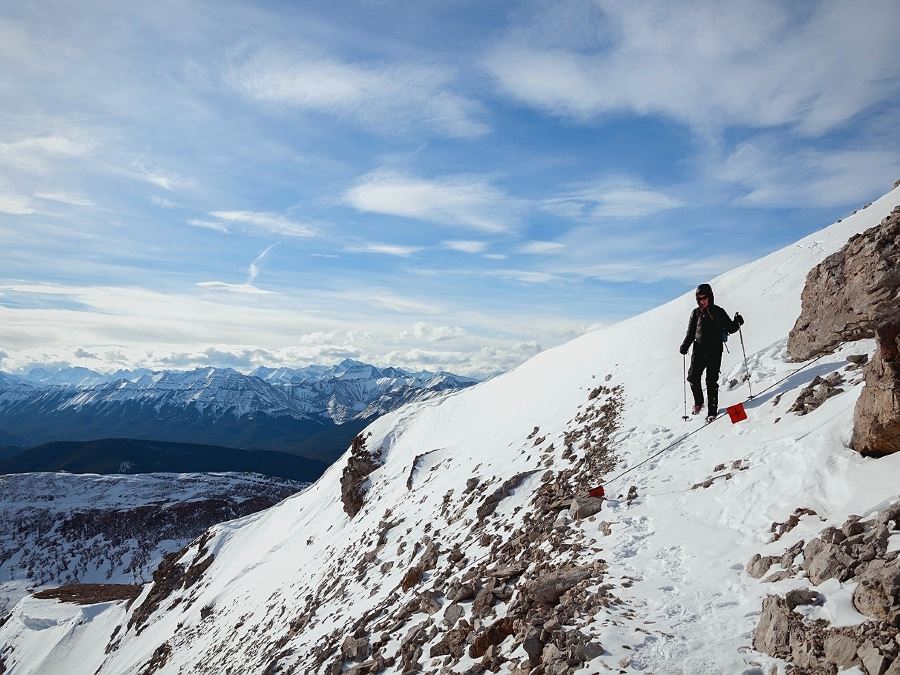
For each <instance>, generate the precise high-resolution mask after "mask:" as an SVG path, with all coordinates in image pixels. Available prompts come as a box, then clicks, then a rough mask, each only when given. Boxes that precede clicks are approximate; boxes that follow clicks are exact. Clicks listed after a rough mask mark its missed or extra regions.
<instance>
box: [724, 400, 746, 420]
mask: <svg viewBox="0 0 900 675" xmlns="http://www.w3.org/2000/svg"><path fill="white" fill-rule="evenodd" d="M725 410H726V412H727V413H728V416H729V417H730V418H731V423H732V424H737V423H738V422H740V421H741V420H745V419H747V411H746V410H744V404H743V403H735V404H734V405H730V406H728V407H727V408H725Z"/></svg>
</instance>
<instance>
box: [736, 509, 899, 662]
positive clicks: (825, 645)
mask: <svg viewBox="0 0 900 675" xmlns="http://www.w3.org/2000/svg"><path fill="white" fill-rule="evenodd" d="M898 531H900V502H895V503H894V504H892V505H891V506H890V507H888V508H887V509H885V510H884V511H882V512H880V513H879V514H877V515H876V516H874V517H873V518H870V519H867V520H862V519H861V518H860V517H859V516H851V517H850V518H849V519H848V520H847V521H846V522H845V523H844V524H843V526H842V527H841V528H840V529H838V528H836V527H828V528H826V529H825V530H823V531H822V533H821V534H820V535H819V536H818V537H815V538H813V539H811V540H810V541H809V542H808V543H806V545H805V546H803V543H804V542H803V541H802V540H801V541H799V542H797V544H795V546H793V547H791V549H789V550H788V551H787V552H786V553H785V554H784V556H782V557H780V558H779V557H775V556H760V555H758V554H757V555H755V556H754V557H753V559H752V560H751V561H750V562H749V563H747V571H748V573H749V574H751V576H754V577H756V578H760V577H762V576H763V575H764V574H765V573H766V571H767V570H768V569H769V567H770V566H771V565H772V564H774V563H776V562H778V563H780V564H781V565H782V566H783V567H785V568H787V569H789V570H790V574H789V575H788V576H793V575H795V574H797V573H799V572H800V569H801V568H802V570H805V571H806V574H807V576H808V578H809V582H810V583H811V584H813V585H816V586H818V585H819V584H821V583H822V582H824V581H826V580H828V579H832V578H834V579H838V580H839V581H843V582H855V583H856V589H855V590H854V592H853V605H854V607H855V608H856V610H857V611H858V612H859V613H860V614H862V615H864V616H865V617H866V618H867V620H866V621H864V622H863V623H861V624H859V625H856V626H844V627H834V626H831V625H830V624H829V623H828V622H827V621H825V620H823V619H816V620H809V619H806V618H804V616H803V615H801V614H799V613H798V612H795V611H794V610H795V609H796V608H797V607H799V606H801V605H820V604H822V602H824V598H823V597H822V595H821V594H820V593H818V592H816V591H814V590H811V589H795V590H793V591H790V592H789V593H788V594H787V595H786V596H785V597H784V598H781V597H778V596H774V595H770V596H768V597H767V598H766V599H765V601H764V602H763V608H762V615H761V616H760V620H759V623H758V624H757V626H756V629H755V631H754V634H753V646H754V648H755V649H757V650H759V651H761V652H764V653H766V654H769V655H770V656H774V657H777V658H780V659H784V660H786V661H788V662H789V663H790V664H792V665H793V667H794V670H793V671H791V672H795V673H836V672H837V671H838V669H843V668H847V667H850V666H856V667H858V668H861V669H862V670H863V672H865V673H868V674H874V675H885V673H892V674H893V673H896V672H900V641H898V640H900V638H898V634H900V551H897V550H894V551H891V552H888V539H889V537H890V536H891V533H894V532H898ZM801 547H802V557H803V562H802V564H801V566H800V568H797V567H795V566H793V563H794V558H796V557H797V556H798V555H799V554H800V553H801ZM782 578H787V577H782Z"/></svg>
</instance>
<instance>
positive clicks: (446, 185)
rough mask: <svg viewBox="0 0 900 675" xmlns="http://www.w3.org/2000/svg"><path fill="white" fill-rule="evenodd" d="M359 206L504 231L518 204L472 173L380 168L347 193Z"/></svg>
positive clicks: (484, 230) (485, 229) (348, 200)
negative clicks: (428, 174) (431, 174)
mask: <svg viewBox="0 0 900 675" xmlns="http://www.w3.org/2000/svg"><path fill="white" fill-rule="evenodd" d="M345 200H346V201H347V202H348V203H349V204H350V205H351V206H353V207H354V208H356V209H357V210H359V211H364V212H367V213H381V214H385V215H391V216H400V217H403V218H411V219H415V220H424V221H428V222H432V223H437V224H440V225H452V226H461V227H468V228H471V229H475V230H480V231H482V232H504V231H506V230H508V229H510V228H511V227H512V225H513V223H514V222H515V221H516V220H517V212H518V210H519V208H520V207H519V205H518V204H517V203H516V202H515V200H513V199H512V198H510V197H509V196H507V195H505V194H504V193H503V192H501V191H500V190H498V189H496V188H495V187H493V186H492V185H490V184H488V183H487V182H485V181H484V180H483V179H481V178H478V177H472V176H456V177H451V178H444V179H441V180H423V179H419V178H412V177H409V176H406V175H404V174H401V173H398V172H395V171H391V170H387V169H382V170H378V171H374V172H372V173H369V174H366V175H365V176H363V177H362V178H361V179H360V180H359V182H358V183H357V184H356V185H355V186H354V187H353V188H351V189H350V190H349V191H348V192H347V194H346V195H345Z"/></svg>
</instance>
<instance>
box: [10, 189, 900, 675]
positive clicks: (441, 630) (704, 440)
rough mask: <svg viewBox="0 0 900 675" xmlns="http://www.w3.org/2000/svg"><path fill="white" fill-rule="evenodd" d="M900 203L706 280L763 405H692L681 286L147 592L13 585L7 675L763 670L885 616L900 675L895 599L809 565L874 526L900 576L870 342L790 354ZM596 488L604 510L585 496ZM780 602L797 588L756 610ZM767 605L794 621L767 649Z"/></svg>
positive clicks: (371, 450) (211, 542)
mask: <svg viewBox="0 0 900 675" xmlns="http://www.w3.org/2000/svg"><path fill="white" fill-rule="evenodd" d="M898 203H900V190H894V191H893V192H891V193H889V194H888V195H886V196H885V197H883V198H882V199H880V200H878V201H877V202H875V203H874V204H872V205H871V206H869V207H868V208H866V209H863V210H861V211H859V212H858V213H856V214H855V215H853V216H852V217H849V218H847V219H845V220H844V221H842V222H839V223H836V224H834V225H831V226H830V227H827V228H825V229H824V230H821V231H819V232H816V233H814V234H812V235H810V236H808V237H806V238H804V239H802V240H801V241H799V242H797V243H795V244H793V245H791V246H788V247H786V248H784V249H782V250H780V251H777V252H774V253H772V254H770V255H768V256H766V257H764V258H762V259H760V260H758V261H756V262H753V263H750V264H747V265H744V266H742V267H739V268H737V269H735V270H733V271H731V272H728V273H726V274H723V275H722V276H720V277H719V278H717V279H714V280H712V282H711V283H712V286H713V288H714V289H715V292H716V297H717V299H719V300H720V302H721V303H722V304H723V305H725V306H726V307H728V309H729V310H731V311H735V310H737V311H740V312H741V314H742V315H743V316H744V317H745V319H746V320H747V323H746V324H745V326H744V328H743V331H742V334H741V336H740V337H741V339H742V340H743V341H744V343H745V346H746V351H747V363H746V366H747V367H745V363H744V360H743V358H742V357H741V355H740V353H739V352H738V349H735V347H734V345H732V350H731V353H730V354H726V356H725V361H724V364H723V380H724V382H725V385H724V386H723V387H722V391H721V402H722V404H723V405H730V404H736V403H743V405H744V407H745V409H746V412H747V416H748V419H746V420H744V421H742V422H740V423H738V424H734V425H732V424H731V423H730V422H729V420H728V418H727V417H720V418H719V419H718V420H717V421H715V422H713V423H711V424H709V425H707V426H701V425H700V424H699V423H698V422H697V421H696V420H693V419H689V420H687V421H686V422H685V421H683V420H682V415H683V405H684V403H683V386H684V384H683V369H682V368H683V364H682V359H681V358H680V357H679V355H678V353H677V350H678V346H679V344H680V342H681V339H682V337H683V335H684V330H685V325H686V322H687V318H688V314H689V313H690V311H691V309H692V308H693V307H694V305H695V302H694V297H693V293H691V294H688V295H685V296H683V297H680V298H676V299H675V300H673V301H671V302H669V303H667V304H665V305H662V306H660V307H657V308H656V309H653V310H651V311H649V312H646V313H644V314H641V315H639V316H635V317H633V318H631V319H628V320H626V321H622V322H621V323H618V324H615V325H612V326H608V327H604V328H602V329H599V330H596V331H594V332H591V333H589V334H586V335H584V336H582V337H580V338H578V339H576V340H574V341H572V342H570V343H568V344H565V345H562V346H560V347H557V348H555V349H551V350H548V351H546V352H543V353H541V354H539V355H537V356H535V357H534V358H532V359H531V360H529V361H528V362H526V363H525V364H523V365H522V366H520V367H518V368H516V369H515V370H513V371H511V372H509V373H506V374H504V375H502V376H499V377H496V378H494V379H492V380H490V381H488V382H484V383H482V384H479V385H478V386H475V387H471V388H469V389H467V390H465V391H462V392H460V393H458V394H456V395H454V396H449V397H443V398H436V399H433V400H428V401H421V402H417V403H413V404H411V405H407V406H405V407H402V408H400V409H398V410H396V411H394V412H391V413H389V414H386V415H384V416H382V417H380V418H379V419H377V420H376V421H375V422H374V423H372V424H371V425H369V426H368V427H367V428H366V429H365V431H364V432H362V433H361V434H360V435H359V436H357V437H356V439H355V440H354V442H353V444H352V446H351V448H350V450H349V451H348V452H347V453H345V455H344V456H343V457H342V458H341V459H340V460H339V461H338V462H336V463H335V464H333V465H332V466H331V467H330V468H329V469H328V470H327V471H326V473H325V474H324V475H323V476H322V478H321V479H320V480H319V481H318V482H316V483H315V484H314V485H313V486H312V487H311V488H309V489H308V490H307V491H305V492H303V493H301V494H298V495H296V496H294V497H291V498H289V499H287V500H286V501H285V502H283V503H282V504H280V505H278V506H275V507H273V508H271V509H269V510H267V511H265V512H262V513H259V514H255V515H253V516H250V517H247V518H243V519H240V520H235V521H232V522H229V523H224V524H221V525H218V526H215V527H213V528H211V529H210V530H209V531H208V532H207V533H206V534H204V535H203V536H201V537H200V538H199V539H197V540H195V541H194V542H193V543H192V544H191V545H190V546H188V547H186V548H185V549H184V550H182V551H181V552H180V554H179V555H177V556H173V557H172V558H169V559H167V560H166V561H164V563H163V564H162V565H161V566H160V567H159V569H158V570H157V571H156V573H155V574H154V583H153V584H150V585H148V586H146V587H145V588H144V589H143V591H142V593H141V595H140V596H139V597H138V598H137V599H136V600H135V601H134V602H133V603H131V604H126V603H125V602H107V603H105V604H98V605H94V606H91V607H79V606H74V605H69V604H60V603H56V602H53V601H49V600H41V599H35V598H27V599H25V600H23V601H21V602H20V603H19V604H18V605H17V606H16V607H15V609H14V610H13V612H12V613H11V615H10V616H9V617H8V618H7V619H6V620H5V623H4V624H3V626H2V628H0V642H2V644H5V645H7V647H6V650H5V651H4V652H3V655H2V658H3V660H4V663H5V665H6V668H7V669H8V670H9V671H10V672H13V673H37V672H40V673H67V672H71V668H72V664H78V668H79V669H81V670H82V671H83V672H90V673H94V672H96V673H98V674H99V675H103V674H105V673H138V672H144V673H150V672H160V673H177V672H191V673H222V672H229V671H235V670H240V671H242V672H265V673H329V674H337V673H341V672H348V673H368V672H388V673H400V672H404V673H408V672H427V673H481V672H484V671H485V670H490V671H491V672H503V673H517V674H520V675H521V674H525V673H536V672H543V673H553V674H554V675H564V674H565V675H568V674H574V673H579V674H582V673H583V674H586V673H595V672H605V671H607V670H608V671H611V672H616V671H625V672H632V671H636V672H657V673H659V672H689V673H742V672H743V673H761V672H768V670H769V668H770V667H772V666H775V667H776V669H778V670H780V668H782V667H783V662H782V661H779V660H776V659H775V658H774V657H773V656H769V655H767V654H764V653H761V652H758V651H755V649H754V644H755V645H756V646H757V647H758V648H760V649H768V647H767V646H766V645H769V644H771V645H773V647H772V649H773V652H772V653H777V654H779V655H780V656H782V657H783V658H788V657H789V658H792V659H795V661H796V662H797V663H798V664H799V663H800V662H801V659H804V661H803V662H804V663H806V664H807V666H806V667H811V666H809V665H808V664H810V663H818V662H819V661H817V660H816V659H819V658H820V657H819V654H820V653H821V654H828V653H831V654H832V656H834V654H835V652H834V651H833V650H834V648H835V645H836V644H838V643H840V644H843V642H841V640H839V639H838V638H841V637H842V636H843V638H846V639H850V638H849V637H848V635H849V634H850V633H853V634H856V633H855V632H854V631H856V632H859V633H862V632H864V631H865V630H870V629H871V637H870V638H866V639H867V640H869V641H868V642H867V643H865V644H864V645H862V646H859V649H858V651H857V644H856V643H852V646H853V649H852V654H849V655H848V656H847V664H850V663H862V662H865V663H873V664H875V666H873V667H877V668H878V670H879V672H883V671H884V670H886V669H887V667H888V666H889V665H890V663H891V662H892V661H893V660H894V656H895V653H896V651H897V650H896V645H895V646H894V647H893V648H892V647H891V646H890V644H891V639H892V638H891V636H890V634H889V632H886V631H888V629H887V628H884V630H882V628H881V626H882V624H879V623H877V620H875V619H871V618H870V617H869V615H868V614H865V615H864V614H862V613H860V612H862V609H865V608H866V607H869V608H871V607H873V606H875V604H877V603H874V602H870V603H869V604H868V605H866V606H864V605H863V604H860V603H859V602H858V598H856V597H855V596H854V588H855V585H854V584H843V583H841V579H845V580H846V579H849V578H850V577H848V576H846V575H843V572H840V573H838V572H834V570H831V571H829V570H828V569H826V568H822V569H820V568H819V567H815V568H813V566H812V565H811V564H810V561H812V560H819V559H820V554H821V552H822V551H826V550H832V549H831V547H835V550H838V548H839V547H838V542H840V541H843V540H844V539H846V540H848V541H850V542H851V544H852V545H850V546H848V547H846V548H840V549H839V552H842V554H846V556H850V557H849V558H848V560H850V561H851V562H852V563H853V565H854V566H858V565H860V564H863V563H862V562H861V561H862V559H863V558H862V554H860V557H858V558H853V557H852V555H851V553H853V552H854V551H857V549H856V548H853V546H855V545H856V544H860V546H862V545H863V544H864V543H866V542H870V541H874V540H870V539H866V540H865V541H864V538H865V537H868V536H870V535H871V533H873V532H874V533H877V537H876V539H877V541H878V542H879V543H878V544H877V545H875V544H873V545H872V551H873V554H872V555H873V556H875V557H879V556H880V558H879V560H880V564H881V565H882V566H890V565H892V564H894V563H893V562H891V561H892V560H893V559H894V558H896V557H897V554H896V551H897V550H898V548H900V546H898V544H900V541H898V539H897V537H898V533H897V529H898V527H900V522H898V521H900V514H893V512H891V511H890V504H891V502H892V500H895V499H896V498H897V485H898V484H900V453H894V454H893V455H889V456H887V457H884V458H882V459H878V460H873V459H867V458H864V457H862V456H861V455H860V454H858V453H856V452H854V451H852V450H851V449H850V448H849V447H848V443H849V438H850V434H851V430H852V418H853V409H854V405H855V402H856V400H857V398H858V396H859V393H860V391H861V389H862V387H863V383H862V380H861V378H860V376H859V373H860V371H859V369H858V368H857V367H856V365H855V364H856V363H857V362H859V361H862V360H864V359H865V357H866V356H868V354H869V353H871V352H872V351H873V349H874V344H875V343H874V340H872V339H870V338H866V339H863V340H859V341H856V342H847V343H842V344H841V345H839V346H838V347H837V348H836V349H835V350H833V351H829V352H828V353H825V354H823V355H822V356H820V357H817V359H816V360H815V361H807V362H803V363H792V362H790V361H789V360H788V358H787V354H786V345H787V337H788V333H789V331H790V330H791V327H792V326H793V325H794V323H795V320H796V319H797V317H798V315H799V313H800V309H801V292H802V290H803V287H804V279H805V277H806V274H807V272H808V271H809V270H810V269H811V268H812V267H813V266H814V265H816V264H818V263H819V262H821V261H822V260H823V259H824V258H825V257H826V256H828V255H829V254H831V253H834V252H835V251H837V250H838V249H840V248H841V247H842V246H843V245H844V244H845V243H846V241H847V239H848V238H849V237H850V236H851V235H854V234H856V233H859V232H862V231H864V230H866V229H868V228H871V227H873V226H875V225H877V224H878V223H879V222H880V221H881V220H882V219H883V218H885V216H887V215H888V214H889V213H890V212H891V210H892V209H893V208H894V207H895V206H896V205H897V204H898ZM848 359H849V360H848ZM817 377H818V378H819V380H816V378H817ZM285 381H286V382H287V384H285V385H284V386H285V387H293V386H299V384H295V383H294V381H293V380H292V379H291V377H288V378H287V379H286V380H285ZM822 381H828V382H830V383H831V386H832V391H831V392H829V394H828V395H827V396H822V400H821V401H820V405H818V406H817V407H813V408H809V409H807V408H806V407H805V406H804V405H800V407H799V408H798V407H797V401H798V400H800V401H801V403H802V402H803V401H805V400H806V398H804V396H805V395H803V392H804V391H805V390H806V389H807V387H817V386H819V384H820V383H821V382H822ZM748 382H749V385H750V386H752V389H753V391H754V393H755V394H756V395H755V396H754V397H753V398H752V399H751V398H750V397H749V396H748V389H747V383H748ZM838 389H839V390H840V391H837V390H838ZM598 484H603V486H604V488H605V491H606V497H607V498H606V499H605V500H599V499H597V498H591V497H589V496H588V490H589V489H590V488H593V487H596V486H597V485H598ZM879 512H881V513H882V515H878V514H879ZM884 514H887V515H884ZM892 514H893V515H892ZM851 516H852V517H851ZM842 528H844V529H842ZM823 532H826V533H830V534H823ZM867 533H869V534H867ZM854 538H855V539H854ZM806 542H809V544H810V545H809V546H807V547H806V548H804V544H805V543H806ZM813 542H815V544H814V545H813ZM882 544H883V545H882ZM860 550H861V549H860ZM801 555H805V556H806V557H807V558H808V560H805V561H804V563H803V566H802V567H797V565H796V561H797V560H798V559H799V556H801ZM853 555H856V553H853ZM866 557H868V560H869V561H870V562H872V557H869V556H868V555H866ZM751 561H753V563H752V564H751V565H748V563H749V562H751ZM761 562H764V563H766V564H760V563H761ZM847 564H850V563H847ZM875 567H877V566H875V565H873V566H872V567H871V569H872V570H873V571H877V570H875ZM760 568H765V569H763V570H762V574H759V571H760ZM839 569H846V566H845V567H844V568H839ZM770 572H771V573H770ZM769 573H770V574H769ZM765 574H768V576H765V578H762V579H761V577H763V575H765ZM879 578H880V577H879ZM867 583H868V582H867ZM885 583H887V582H885ZM810 585H811V586H813V588H812V589H809V590H804V589H806V587H807V586H810ZM859 586H860V587H863V586H864V584H863V583H862V582H860V584H859ZM865 588H866V589H868V591H867V592H868V593H869V596H870V598H877V597H879V596H877V592H876V590H875V586H874V585H869V586H865ZM879 588H880V587H879ZM767 595H773V597H775V600H777V602H775V600H773V601H767V603H768V604H767V605H766V610H765V612H763V599H764V598H765V597H766V596H767ZM781 596H786V598H787V599H784V598H782V597H781ZM773 602H774V603H775V605H777V607H784V608H787V609H786V610H785V611H786V612H787V614H785V615H776V614H775V613H774V610H773V609H772V607H774V605H773ZM853 602H857V604H856V605H853V604H852V603H853ZM854 606H855V607H856V609H853V607H854ZM866 611H869V610H868V609H866ZM763 614H765V616H763ZM761 617H763V618H766V617H768V619H766V620H767V621H768V620H769V619H771V618H772V617H775V618H778V617H781V618H780V619H778V620H779V621H781V624H780V625H782V626H783V627H784V630H783V631H780V632H779V630H777V626H776V627H775V628H773V630H772V632H771V633H768V632H765V631H758V632H757V635H758V637H759V639H758V640H757V641H756V642H754V637H753V633H754V630H755V628H756V627H757V624H758V623H760V618H761ZM813 620H822V621H821V622H820V623H816V624H813V623H812V621H813ZM866 622H868V623H866ZM769 623H770V624H771V623H777V621H774V620H772V621H769ZM767 625H768V624H767ZM807 625H809V626H817V627H818V628H817V629H816V630H819V631H820V633H819V638H815V637H814V636H813V637H811V638H810V639H811V640H813V642H810V643H808V646H804V645H806V644H807V643H803V644H801V645H800V646H799V647H797V650H796V651H797V653H796V655H795V654H794V653H793V652H792V651H791V650H792V649H793V645H791V644H790V643H789V639H790V635H794V634H795V633H797V634H800V633H803V631H804V630H805V627H806V626H807ZM788 628H790V630H788ZM810 630H812V629H810ZM827 631H832V632H827ZM883 634H885V635H887V638H885V639H884V640H882V635H883ZM894 634H896V628H894ZM815 639H818V640H819V642H818V643H816V642H815V641H814V640H815ZM826 639H831V642H826V643H825V646H824V647H822V645H821V643H822V641H823V640H826ZM844 641H845V642H846V640H844ZM782 643H784V644H785V645H787V647H784V649H786V651H784V650H782V651H778V649H782V646H783V645H782ZM817 645H818V646H817ZM829 649H830V650H832V651H831V652H829ZM892 649H893V652H892V651H891V650H892ZM804 650H805V651H804ZM872 650H874V652H873V651H872ZM785 655H787V656H785ZM821 658H823V659H824V658H825V656H822V657H821ZM834 658H838V657H837V656H834ZM842 658H843V657H842ZM830 663H832V667H834V666H833V664H834V662H833V661H831V662H830ZM882 665H883V666H884V668H883V669H882V668H881V666H882ZM894 665H895V666H897V664H896V663H895V664H894ZM865 667H866V668H867V669H868V668H869V666H865Z"/></svg>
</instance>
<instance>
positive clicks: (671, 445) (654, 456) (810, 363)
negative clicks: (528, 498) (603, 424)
mask: <svg viewBox="0 0 900 675" xmlns="http://www.w3.org/2000/svg"><path fill="white" fill-rule="evenodd" d="M825 356H827V354H820V355H819V356H817V357H816V358H814V359H813V360H812V361H810V362H809V363H805V364H803V365H802V366H800V367H799V368H797V370H793V371H791V372H790V373H788V374H787V375H785V376H784V377H782V378H781V379H780V380H777V381H776V382H773V383H772V384H770V385H769V386H768V387H766V388H765V389H763V390H762V391H761V392H759V393H758V394H756V396H751V397H749V398H746V399H744V400H743V401H742V403H746V402H747V401H752V400H753V399H754V398H756V397H757V396H761V395H762V394H765V393H766V392H767V391H769V390H770V389H772V388H773V387H776V386H778V385H779V384H781V383H782V382H784V381H785V380H787V379H789V378H791V377H793V376H794V375H796V374H797V373H799V372H800V371H801V370H805V369H806V368H809V367H810V366H811V365H812V364H814V363H815V362H816V361H818V360H819V359H821V358H823V357H825ZM727 414H728V413H727V412H724V413H720V414H718V415H716V418H715V419H714V420H712V421H710V422H707V423H706V424H704V425H703V426H702V427H700V428H698V429H694V430H693V431H692V432H690V433H689V434H685V435H684V436H682V437H681V438H679V439H678V440H676V441H673V442H672V443H670V444H669V445H667V446H666V447H664V448H663V449H662V450H660V451H659V452H657V453H654V454H652V455H650V456H649V457H647V458H646V459H644V460H642V461H640V462H638V463H637V464H635V465H634V466H632V467H629V468H627V469H625V471H623V472H622V473H620V474H618V475H616V476H613V477H612V478H610V479H609V480H608V481H605V484H606V485H609V484H610V483H612V482H613V481H616V480H618V479H619V478H621V477H622V476H624V475H625V474H626V473H629V472H631V471H634V470H635V469H636V468H638V467H639V466H641V465H642V464H646V463H647V462H649V461H650V460H651V459H655V458H656V457H659V456H660V455H661V454H663V453H664V452H665V451H666V450H669V449H670V448H674V447H675V446H676V445H678V444H679V443H681V442H682V441H683V440H685V439H686V438H690V437H691V436H693V435H694V434H696V433H697V432H698V431H701V430H703V429H705V428H706V427H708V426H709V425H710V424H712V423H713V422H716V421H718V420H720V419H721V418H723V417H725V416H726V415H727Z"/></svg>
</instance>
